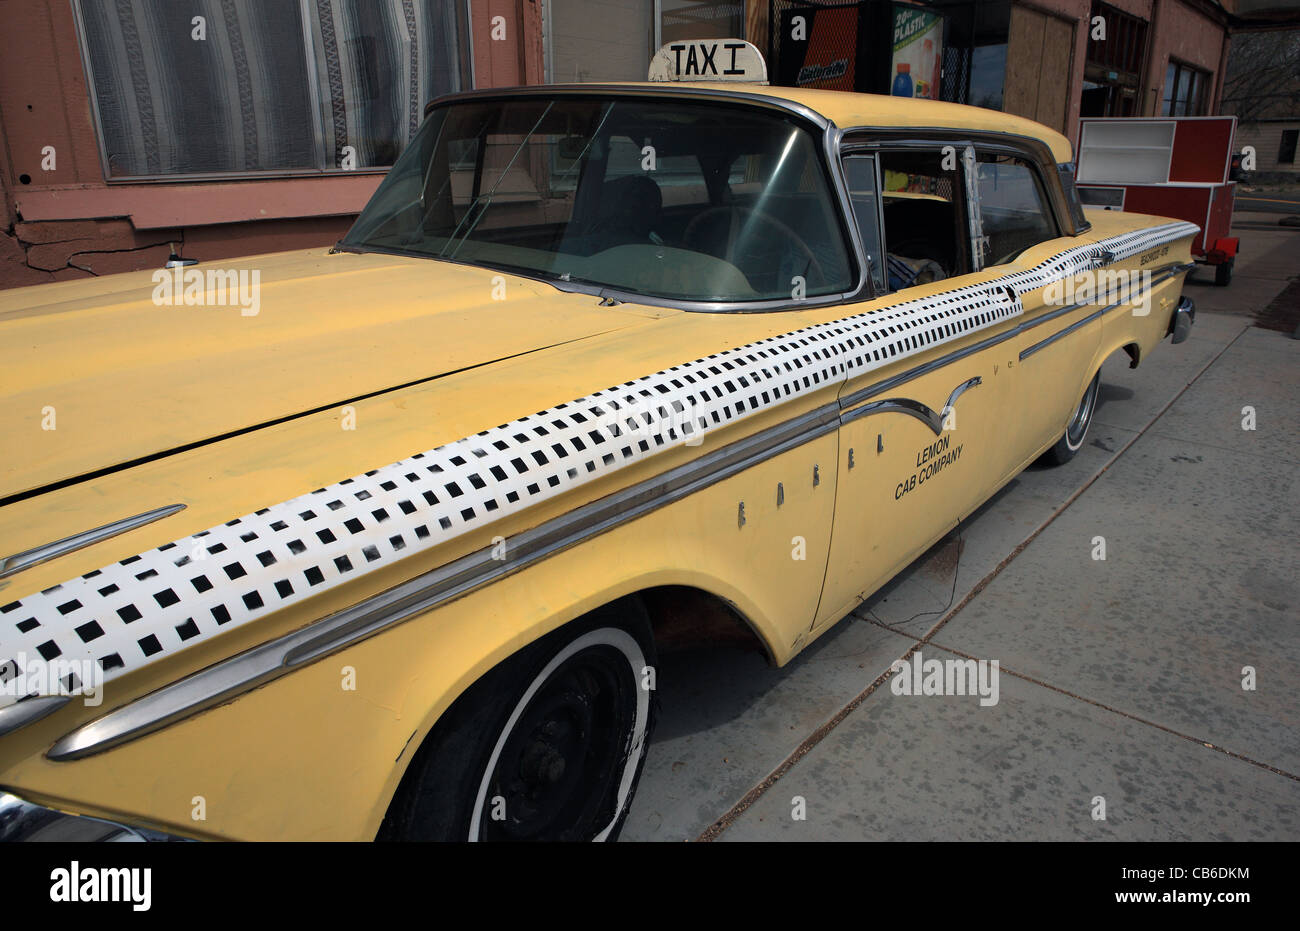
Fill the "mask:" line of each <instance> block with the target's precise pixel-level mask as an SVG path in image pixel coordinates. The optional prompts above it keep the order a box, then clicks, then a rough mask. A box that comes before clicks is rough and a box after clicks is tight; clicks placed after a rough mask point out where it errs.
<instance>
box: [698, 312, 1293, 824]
mask: <svg viewBox="0 0 1300 931" xmlns="http://www.w3.org/2000/svg"><path fill="white" fill-rule="evenodd" d="M1250 329H1251V327H1250V325H1249V324H1246V325H1243V326H1242V328H1241V330H1240V331H1238V333H1237V335H1236V336H1234V337H1233V338H1232V339H1230V340H1228V342H1227V343H1226V344H1225V345H1224V346H1223V348H1222V349H1220V350H1219V351H1218V352H1216V353H1215V354H1214V356H1213V358H1211V359H1210V360H1209V361H1208V362H1206V363H1205V365H1203V366H1202V367H1201V368H1200V370H1199V371H1197V373H1196V374H1195V375H1193V376H1192V377H1191V379H1189V380H1188V382H1187V384H1185V385H1183V387H1182V388H1180V389H1179V390H1178V393H1177V394H1175V395H1174V396H1173V397H1172V398H1170V399H1169V401H1168V403H1166V404H1165V405H1164V406H1163V407H1161V408H1160V410H1158V411H1156V412H1155V414H1154V415H1153V416H1152V417H1151V419H1150V420H1149V421H1147V424H1146V426H1145V427H1143V428H1142V429H1141V430H1139V431H1137V432H1136V433H1134V434H1133V436H1132V437H1130V438H1129V440H1128V441H1127V442H1125V443H1124V444H1123V445H1122V446H1120V448H1119V450H1118V451H1117V452H1116V453H1115V454H1114V455H1113V456H1111V457H1110V459H1108V460H1107V461H1106V463H1105V465H1103V466H1102V467H1101V468H1100V469H1098V470H1097V472H1096V474H1094V475H1093V476H1092V477H1091V478H1089V479H1088V480H1087V481H1086V482H1084V483H1083V485H1081V486H1080V487H1079V488H1077V489H1076V490H1075V491H1074V493H1073V494H1071V495H1070V497H1068V498H1067V499H1066V500H1065V501H1064V502H1063V503H1062V504H1061V506H1060V507H1058V508H1057V509H1056V510H1054V511H1053V512H1052V513H1051V514H1050V515H1049V516H1048V517H1047V519H1046V520H1044V521H1043V522H1042V523H1041V524H1039V525H1038V527H1036V528H1035V529H1034V530H1033V531H1031V532H1030V534H1029V536H1027V537H1025V538H1024V539H1023V540H1022V541H1020V543H1019V544H1018V545H1017V546H1016V548H1015V549H1013V550H1012V551H1011V552H1010V553H1009V554H1007V556H1006V557H1005V558H1004V559H1003V560H1002V561H1001V562H999V563H998V564H997V565H996V566H994V567H993V568H992V569H991V570H990V571H989V572H988V573H987V574H986V575H985V576H984V577H983V578H982V579H980V580H979V581H978V582H977V583H975V587H974V588H972V589H971V590H970V591H969V592H967V593H966V595H965V596H964V597H963V598H962V599H961V601H960V602H958V603H957V604H956V605H954V606H952V607H951V608H949V609H948V610H947V611H945V613H944V615H943V616H942V617H941V618H939V620H938V621H936V622H935V624H934V626H933V627H931V628H930V630H929V631H927V632H926V634H925V635H924V636H923V637H921V639H920V640H917V641H916V642H915V643H913V644H912V646H910V647H909V648H908V650H907V652H906V653H904V654H903V655H902V656H901V657H899V659H898V660H895V661H894V663H891V664H890V669H891V670H892V668H893V666H894V665H895V664H896V663H898V662H901V661H902V660H906V659H908V658H910V657H911V656H912V655H913V654H914V653H916V652H917V651H918V650H920V649H921V648H922V647H924V646H927V645H931V644H932V641H933V637H934V635H935V634H936V633H938V632H939V631H940V630H942V629H943V627H944V625H946V624H947V623H948V622H949V621H950V620H952V619H953V618H954V617H956V616H957V615H958V614H959V613H961V610H962V609H963V608H965V607H966V605H968V604H970V602H971V601H972V600H974V599H975V597H976V596H977V595H979V594H980V592H982V591H984V589H986V588H987V587H988V586H989V584H990V583H992V582H993V580H994V579H996V578H997V577H998V576H999V575H1001V574H1002V571H1003V570H1004V569H1006V568H1007V566H1009V565H1011V563H1012V562H1014V561H1015V558H1016V557H1017V556H1019V555H1020V554H1021V553H1023V552H1024V551H1025V550H1026V549H1027V548H1028V547H1029V544H1031V543H1033V542H1034V540H1036V539H1038V537H1039V535H1040V534H1041V533H1042V532H1043V531H1044V530H1046V529H1047V528H1048V527H1050V526H1051V525H1052V522H1053V521H1055V520H1056V519H1057V518H1058V517H1060V516H1061V515H1062V514H1064V513H1065V512H1066V510H1067V509H1068V508H1069V507H1070V505H1072V504H1074V502H1075V501H1077V500H1079V498H1080V497H1081V496H1082V495H1083V493H1084V492H1086V491H1087V490H1088V489H1089V488H1091V487H1092V486H1093V484H1094V483H1095V482H1096V481H1097V480H1098V479H1099V478H1101V477H1102V476H1103V475H1105V474H1106V472H1107V471H1109V470H1110V467H1111V466H1113V465H1114V464H1115V463H1116V462H1118V461H1119V459H1120V457H1121V456H1123V455H1124V454H1125V453H1126V452H1128V450H1129V449H1130V448H1131V447H1132V446H1133V444H1134V443H1136V442H1137V441H1138V440H1140V439H1141V438H1142V437H1144V436H1146V434H1147V432H1148V431H1150V430H1151V428H1152V427H1153V426H1155V424H1156V423H1157V422H1158V421H1159V420H1160V418H1161V417H1163V416H1164V415H1165V414H1166V413H1167V412H1168V410H1169V409H1170V408H1171V407H1173V406H1174V405H1175V404H1176V403H1177V402H1178V400H1179V398H1181V397H1182V396H1183V395H1184V394H1186V393H1187V391H1188V390H1189V389H1190V388H1191V387H1192V385H1194V384H1196V382H1197V381H1199V380H1200V378H1201V376H1202V375H1204V374H1205V373H1206V372H1208V371H1209V370H1210V368H1211V367H1212V366H1213V365H1214V364H1215V363H1216V362H1218V361H1219V359H1221V358H1222V357H1223V354H1224V353H1226V352H1227V351H1228V350H1229V349H1231V348H1232V347H1233V346H1234V345H1235V344H1236V342H1237V340H1239V339H1241V337H1242V335H1243V334H1244V333H1246V332H1247V331H1249V330H1250ZM954 571H956V570H954ZM953 591H954V593H955V592H956V584H955V580H954V586H953ZM854 610H855V611H856V609H854ZM850 614H852V612H850ZM853 616H854V617H858V618H861V615H857V614H853ZM916 616H917V617H922V616H924V614H920V615H916ZM868 621H869V622H870V623H877V624H879V625H880V626H881V627H884V628H885V629H886V630H890V631H892V632H893V633H896V634H902V635H903V636H905V637H914V635H912V634H907V633H904V632H903V631H899V630H895V629H894V628H892V627H889V626H888V625H887V624H884V623H882V622H880V621H876V620H871V619H868ZM934 645H935V646H937V644H934ZM940 649H942V648H940ZM892 674H893V673H892V672H891V671H890V670H886V671H885V672H883V673H881V674H880V675H879V676H877V677H876V679H875V680H874V681H873V682H872V683H871V684H870V685H868V686H867V687H866V688H865V689H863V690H862V691H861V692H859V693H858V694H857V695H856V696H854V697H853V698H852V699H850V701H849V703H848V704H846V705H844V707H842V708H840V710H839V711H837V712H836V713H835V714H834V716H832V717H831V718H830V720H828V721H826V722H825V723H824V724H822V725H821V726H820V727H818V728H817V730H815V731H813V732H812V733H811V734H809V735H808V736H807V737H806V738H804V740H803V741H801V742H800V744H799V745H798V746H797V747H795V749H794V751H793V752H792V753H791V754H790V755H789V756H787V757H786V758H785V759H784V760H782V761H781V763H780V764H778V765H777V767H776V768H775V769H773V770H772V771H771V772H770V773H768V775H767V777H766V778H765V779H763V781H762V782H760V783H758V784H757V785H756V786H754V787H753V788H752V789H750V790H749V791H748V792H746V793H745V795H744V796H742V797H741V799H740V801H738V802H736V803H735V804H734V805H732V806H731V808H729V809H728V810H727V811H726V812H724V813H723V814H722V816H721V817H719V818H718V819H717V820H716V821H714V822H713V823H712V824H711V825H709V826H708V827H707V828H705V829H704V831H703V832H702V833H701V834H700V836H699V837H697V838H696V840H698V841H706V842H707V841H714V840H717V839H718V838H719V837H720V836H721V835H722V832H723V831H725V830H726V829H727V828H728V827H730V826H731V825H732V824H733V823H734V822H735V821H736V819H737V818H739V817H740V816H741V815H742V814H744V813H745V811H746V810H747V809H748V808H749V807H750V806H752V805H753V804H754V803H755V802H756V801H758V800H759V799H760V798H762V796H763V795H764V794H766V792H767V791H768V790H769V789H770V788H772V786H774V785H776V783H777V782H778V781H779V780H780V779H781V777H783V776H784V775H785V774H786V773H788V772H789V771H790V770H791V769H793V768H794V766H795V764H796V763H798V762H799V761H800V760H801V759H803V758H804V757H805V756H807V754H808V753H809V752H810V751H811V750H812V749H813V748H814V747H816V746H817V745H818V744H819V743H821V742H822V741H823V740H824V739H826V737H827V736H828V735H829V734H830V732H831V731H833V730H834V729H835V728H836V727H838V726H839V724H840V723H841V722H842V721H843V720H844V719H845V718H847V717H848V716H849V715H850V714H852V713H853V712H854V711H855V710H856V709H857V708H858V706H860V705H861V704H862V703H863V702H865V701H866V700H867V699H868V698H870V697H871V695H872V694H873V693H874V692H875V691H876V689H878V688H879V687H880V686H881V685H882V684H884V683H885V682H886V681H887V680H888V679H889V677H890V676H891V675H892ZM1022 678H1023V677H1022ZM1046 687H1048V688H1051V686H1046ZM1080 700H1085V701H1086V699H1080ZM1116 713H1117V714H1123V713H1124V712H1119V711H1116ZM1135 720H1141V719H1137V718H1135ZM1147 723H1150V722H1147ZM1151 726H1152V727H1161V725H1159V724H1154V723H1152V724H1151ZM1170 733H1177V732H1176V731H1170ZM1178 736H1180V737H1183V736H1186V735H1183V734H1179V735H1178ZM1187 739H1189V740H1193V739H1195V738H1190V737H1189V738H1187ZM1199 742H1200V743H1204V744H1205V746H1207V747H1210V748H1211V749H1216V750H1219V752H1221V753H1225V754H1228V755H1229V756H1237V758H1238V759H1242V760H1245V761H1246V762H1250V763H1253V764H1254V765H1257V766H1261V767H1263V768H1265V769H1269V770H1270V771H1272V772H1276V773H1278V774H1279V775H1282V776H1287V777H1288V778H1293V779H1294V778H1296V777H1294V776H1292V775H1291V774H1290V773H1287V772H1285V771H1283V770H1277V769H1274V768H1272V767H1269V766H1268V764H1265V763H1258V762H1256V761H1254V760H1250V759H1249V758H1248V757H1243V756H1239V755H1235V754H1233V753H1232V752H1231V751H1229V750H1224V749H1222V748H1219V747H1215V746H1214V745H1213V744H1209V743H1206V742H1204V741H1199Z"/></svg>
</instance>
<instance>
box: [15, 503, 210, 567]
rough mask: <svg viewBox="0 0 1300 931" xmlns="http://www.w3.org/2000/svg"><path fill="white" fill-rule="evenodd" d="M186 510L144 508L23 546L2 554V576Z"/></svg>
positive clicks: (179, 506)
mask: <svg viewBox="0 0 1300 931" xmlns="http://www.w3.org/2000/svg"><path fill="white" fill-rule="evenodd" d="M183 510H185V505H183V504H169V505H167V506H166V507H161V508H155V509H154V510H152V511H145V512H144V513H143V514H136V515H135V516H134V517H124V518H122V519H121V520H115V521H113V522H112V523H111V524H104V526H102V527H95V528H94V529H92V530H83V531H82V532H81V533H74V534H73V535H72V536H70V537H64V538H63V539H62V540H55V541H54V542H53V543H43V544H41V545H40V546H34V547H32V548H31V549H29V550H23V551H22V552H21V553H14V554H13V555H12V556H0V579H3V578H5V577H7V576H11V575H13V574H14V573H16V572H22V571H23V570H24V569H30V568H31V567H32V566H35V565H38V564H40V563H43V562H48V561H49V560H51V559H57V558H58V557H60V556H65V555H67V554H68V553H71V552H73V551H74V550H79V549H82V548H83V547H87V546H90V545H91V544H94V543H99V542H100V541H101V540H107V539H108V538H109V537H115V536H117V535H118V534H121V533H126V532H127V531H128V530H134V529H135V528H137V527H143V526H144V525H145V524H152V523H153V522H154V521H156V520H162V519H163V518H164V517H171V516H172V515H173V514H175V513H177V512H178V511H183Z"/></svg>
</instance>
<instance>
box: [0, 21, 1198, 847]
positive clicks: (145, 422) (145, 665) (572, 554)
mask: <svg viewBox="0 0 1300 931" xmlns="http://www.w3.org/2000/svg"><path fill="white" fill-rule="evenodd" d="M713 44H714V45H717V44H718V43H713ZM703 51H704V53H708V52H709V50H708V49H707V48H706V49H704V50H703ZM680 52H681V50H680V49H679V50H677V52H676V53H673V52H671V50H670V52H669V57H672V56H673V55H675V56H676V61H675V62H666V61H665V60H664V59H660V60H659V61H658V73H654V69H652V76H654V77H656V78H657V79H658V80H654V81H649V82H646V83H640V84H638V83H628V84H593V85H573V86H558V85H557V86H540V87H523V88H515V89H508V90H484V91H473V92H467V93H463V94H458V95H455V96H450V97H445V98H441V99H439V100H436V101H434V102H433V103H432V104H430V106H429V108H428V110H427V113H426V118H425V120H424V123H423V126H422V128H421V129H420V130H419V132H418V134H417V135H416V136H415V138H414V139H413V141H412V143H411V144H410V145H409V146H408V147H407V149H406V150H405V151H404V153H403V154H402V155H401V156H400V158H399V159H398V161H397V163H396V164H395V165H394V167H393V168H392V169H391V171H390V172H389V173H388V175H387V176H386V178H385V179H384V181H383V182H382V183H381V185H380V186H379V188H378V190H377V191H376V193H375V194H374V196H373V198H372V199H371V200H370V202H369V203H368V205H367V206H366V207H365V209H364V210H363V212H362V213H361V214H360V216H359V218H358V219H357V220H356V222H355V224H354V226H353V227H352V228H351V231H350V232H349V233H348V234H347V235H346V237H345V238H344V239H343V240H342V241H340V242H339V243H338V244H337V245H336V246H335V247H333V248H322V249H311V250H305V251H300V252H292V253H283V254H275V255H262V256H256V257H252V258H248V259H243V260H239V261H235V262H224V263H210V264H211V265H212V266H213V267H211V268H207V267H205V265H204V264H198V265H188V266H185V265H177V266H176V267H172V268H168V269H163V270H159V271H158V272H150V271H140V272H132V273H127V274H120V275H113V276H109V277H103V278H96V279H91V280H83V281H74V282H65V283H58V284H48V285H41V286H37V287H29V288H20V289H16V290H11V291H7V292H4V293H3V294H0V333H2V334H3V341H2V342H0V347H2V348H0V353H2V354H3V363H4V365H3V371H4V376H3V378H4V381H3V389H4V397H5V403H4V405H3V406H2V407H0V423H2V424H3V436H4V444H5V455H4V456H3V461H2V462H0V837H4V838H6V839H19V838H25V837H40V836H57V837H62V838H90V837H119V836H134V837H143V838H165V837H180V838H191V839H244V840H273V839H299V840H329V839H353V840H355V839H375V838H379V839H463V840H500V839H507V840H509V839H561V840H564V839H573V840H589V839H606V840H607V839H612V838H615V837H616V836H617V834H618V831H619V828H620V826H621V824H622V821H623V819H624V818H625V816H626V814H627V811H628V806H629V804H630V802H631V799H632V796H633V793H634V791H635V788H636V785H637V781H638V778H639V775H640V771H641V767H642V764H643V762H644V759H645V756H646V752H647V748H648V744H649V739H650V736H651V733H652V729H653V725H654V719H655V714H656V708H657V706H658V703H659V702H660V701H672V696H671V695H661V694H660V690H659V689H658V688H656V685H657V683H656V681H655V669H656V662H657V655H658V652H659V651H662V650H666V649H670V648H675V647H677V646H680V645H681V644H683V643H701V642H711V641H718V640H723V639H729V638H734V637H737V636H739V637H744V638H748V639H749V640H750V641H752V643H753V644H755V645H756V646H758V647H759V648H760V649H762V650H763V651H764V652H765V653H766V655H767V656H768V657H769V659H770V661H771V662H772V663H773V664H776V665H781V664H784V663H786V662H787V661H789V660H790V659H791V658H792V657H794V656H795V655H796V654H798V653H799V652H800V650H802V649H804V648H805V647H807V646H808V645H809V644H810V643H812V642H813V641H814V640H816V639H817V638H818V637H819V636H820V635H822V634H823V633H825V632H826V631H827V630H829V629H830V628H831V627H833V626H834V625H835V624H836V623H837V621H839V620H841V619H842V618H843V617H844V616H845V615H846V614H847V613H848V612H849V611H850V610H851V609H852V608H853V607H854V606H855V605H856V604H858V603H859V602H860V601H861V600H863V599H864V598H866V597H867V596H869V595H870V594H871V593H872V592H873V591H875V590H876V589H877V588H879V587H880V586H881V585H882V584H883V583H885V582H886V581H887V580H889V579H890V578H891V576H893V575H894V574H896V573H897V572H899V570H901V569H902V568H904V567H906V566H907V565H908V564H909V563H910V562H911V561H913V560H914V559H916V557H917V556H918V555H920V554H921V553H923V552H924V551H925V550H926V549H927V548H928V547H930V546H931V545H932V544H933V543H934V542H935V541H936V540H938V539H939V538H941V537H942V536H943V535H944V534H946V533H947V532H949V531H950V530H951V529H952V528H953V527H954V526H955V525H956V524H957V523H958V522H959V521H961V520H962V519H964V518H966V517H967V516H969V515H970V514H971V513H972V512H973V511H975V510H976V509H977V508H978V507H979V506H980V504H981V503H982V502H984V501H985V500H986V499H988V498H989V497H990V496H991V495H993V494H994V493H995V492H997V491H998V490H999V489H1000V488H1001V487H1002V486H1003V485H1005V484H1006V483H1007V482H1008V481H1010V480H1011V479H1012V478H1013V477H1014V476H1015V475H1016V474H1017V473H1018V472H1020V471H1021V470H1022V469H1024V468H1025V467H1026V466H1027V465H1028V464H1030V463H1032V462H1034V461H1035V460H1036V459H1039V458H1040V457H1045V458H1046V459H1048V460H1050V461H1052V462H1055V463H1065V462H1067V461H1069V460H1070V458H1071V457H1072V456H1073V455H1074V454H1075V452H1076V451H1077V450H1078V449H1079V448H1080V447H1081V445H1082V444H1083V443H1084V441H1085V435H1086V433H1087V431H1088V426H1089V422H1090V420H1091V419H1092V416H1093V412H1094V410H1095V408H1096V404H1097V396H1098V384H1099V382H1098V379H1099V370H1100V368H1101V365H1102V362H1103V361H1104V360H1105V359H1106V358H1107V357H1109V356H1110V355H1112V354H1113V353H1116V352H1120V351H1123V352H1125V353H1127V355H1128V356H1129V358H1130V359H1131V363H1132V364H1133V365H1134V366H1136V365H1138V364H1139V363H1143V362H1145V361H1146V359H1147V357H1148V355H1150V353H1151V352H1152V351H1153V350H1154V349H1155V348H1156V346H1157V344H1159V343H1160V342H1162V341H1163V340H1164V339H1166V338H1167V337H1170V338H1171V341H1172V342H1175V343H1176V342H1180V341H1182V340H1183V339H1185V338H1186V336H1187V334H1188V330H1189V327H1190V326H1191V324H1192V320H1193V308H1192V305H1191V302H1190V301H1188V300H1187V299H1186V298H1183V297H1182V296H1181V290H1182V284H1183V280H1184V277H1185V275H1186V273H1187V271H1188V269H1189V268H1190V265H1191V255H1190V252H1189V247H1190V244H1191V242H1192V238H1193V237H1194V235H1195V234H1196V232H1197V230H1196V227H1194V226H1192V225H1190V224H1187V223H1184V222H1179V221H1175V220H1170V219H1166V218H1161V217H1153V216H1141V215H1135V214H1128V213H1120V212H1085V211H1084V210H1083V209H1081V207H1080V204H1079V200H1078V197H1077V196H1076V193H1075V189H1074V182H1073V168H1072V165H1071V150H1070V145H1069V143H1068V141H1067V140H1066V139H1065V138H1064V137H1063V136H1061V135H1059V134H1058V133H1056V132H1054V131H1051V130H1049V129H1047V128H1045V127H1043V126H1041V125H1038V124H1036V123H1033V122H1031V121H1028V120H1025V119H1020V118H1017V117H1014V116H1009V115H1005V114H1002V113H998V112H993V111H988V110H983V109H977V108H973V107H966V106H959V105H955V104H946V103H938V102H928V101H917V100H910V99H901V98H892V97H882V96H873V95H865V94H851V93H842V92H833V91H817V90H804V89H790V88H783V87H774V86H769V85H767V84H765V83H762V78H761V75H755V74H753V73H752V72H751V71H750V69H752V68H760V67H761V60H759V61H758V62H757V64H754V63H753V59H755V58H756V57H757V55H756V53H751V50H750V49H741V50H740V57H741V59H742V60H743V61H745V62H749V63H750V64H745V65H743V66H742V67H735V66H734V64H735V62H736V60H737V58H736V55H737V52H736V50H735V49H733V48H731V46H726V47H724V48H721V49H718V48H715V49H713V50H712V53H711V54H704V53H702V54H701V55H700V56H699V60H701V61H705V60H707V61H708V63H710V64H715V68H714V73H712V74H711V73H707V72H708V68H707V66H706V67H704V68H703V69H700V68H697V71H701V73H697V74H681V73H678V72H679V70H680V69H682V67H683V66H682V64H681V62H682V61H683V60H686V61H690V60H692V59H693V56H690V55H688V56H687V57H686V58H685V59H683V57H682V56H681V54H680ZM724 63H729V64H732V65H733V67H732V68H730V69H728V68H726V67H717V66H721V65H723V64H724ZM719 70H721V71H727V70H731V71H745V72H746V73H745V74H744V75H743V77H746V78H749V80H746V81H730V80H712V78H714V76H715V74H716V73H717V72H718V71H719ZM718 76H719V77H721V75H718ZM684 77H690V78H693V80H689V81H688V80H681V78H684ZM755 78H757V80H754V79H755ZM217 266H219V267H217ZM232 296H233V297H232Z"/></svg>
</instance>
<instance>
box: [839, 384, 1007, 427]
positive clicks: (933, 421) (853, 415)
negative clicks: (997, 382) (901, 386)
mask: <svg viewBox="0 0 1300 931" xmlns="http://www.w3.org/2000/svg"><path fill="white" fill-rule="evenodd" d="M981 384H983V380H982V379H981V378H980V377H979V376H978V375H976V376H975V377H974V378H969V379H967V380H966V381H964V382H962V383H961V384H960V385H958V386H957V387H956V388H953V389H952V394H950V395H948V401H947V403H946V404H944V406H943V410H938V411H936V410H933V409H931V408H930V407H929V406H928V405H925V404H922V403H921V402H920V401H914V400H912V399H911V398H886V399H885V400H883V401H873V402H872V403H870V404H864V405H863V406H862V407H859V408H857V409H856V410H853V411H849V412H848V413H847V414H841V415H840V423H841V424H846V423H850V422H851V421H854V420H857V419H858V418H859V417H867V416H870V415H871V414H883V413H886V412H893V413H898V414H907V415H909V416H911V417H915V418H916V419H917V420H919V421H921V423H923V424H925V425H926V426H927V427H929V428H930V429H931V430H933V431H934V435H935V436H939V435H940V434H941V433H943V419H944V411H949V410H952V406H953V405H954V404H956V403H957V399H958V398H959V397H961V396H962V395H963V394H965V393H966V392H967V391H969V390H970V389H971V388H974V387H975V386H976V385H981Z"/></svg>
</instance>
